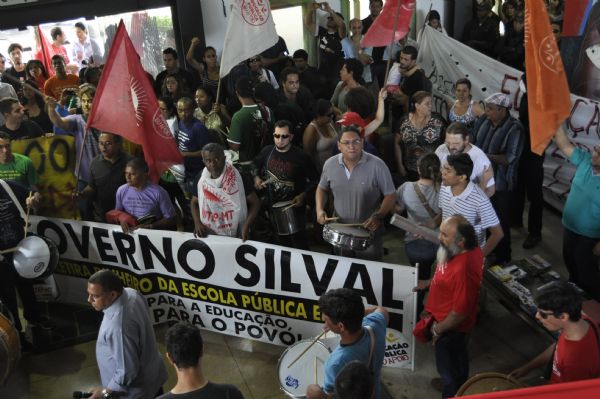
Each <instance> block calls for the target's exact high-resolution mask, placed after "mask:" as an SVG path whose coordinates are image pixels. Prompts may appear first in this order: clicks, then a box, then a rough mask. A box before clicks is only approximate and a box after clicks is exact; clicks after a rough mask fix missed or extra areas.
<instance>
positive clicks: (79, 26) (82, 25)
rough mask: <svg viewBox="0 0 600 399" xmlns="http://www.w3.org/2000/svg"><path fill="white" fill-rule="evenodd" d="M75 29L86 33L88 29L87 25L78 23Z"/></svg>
mask: <svg viewBox="0 0 600 399" xmlns="http://www.w3.org/2000/svg"><path fill="white" fill-rule="evenodd" d="M75 27H76V28H79V29H81V30H82V31H84V32H87V28H86V27H85V25H84V24H83V22H77V23H75Z"/></svg>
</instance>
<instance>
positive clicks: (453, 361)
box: [435, 331, 469, 398]
mask: <svg viewBox="0 0 600 399" xmlns="http://www.w3.org/2000/svg"><path fill="white" fill-rule="evenodd" d="M467 341H468V338H467V334H466V333H461V332H458V331H448V332H445V333H443V334H442V335H441V336H440V337H439V338H438V340H437V342H436V343H435V365H436V367H437V371H438V373H439V374H440V377H442V382H443V384H444V388H443V390H442V398H452V397H454V395H456V391H458V389H459V388H460V387H461V385H462V384H464V383H465V382H466V381H467V379H468V378H469V355H468V353H467Z"/></svg>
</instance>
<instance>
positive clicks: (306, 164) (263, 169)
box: [253, 120, 319, 250]
mask: <svg viewBox="0 0 600 399" xmlns="http://www.w3.org/2000/svg"><path fill="white" fill-rule="evenodd" d="M292 131H293V130H292V124H291V122H289V121H287V120H280V121H277V122H275V132H274V133H273V141H274V142H275V144H274V145H268V146H266V147H264V148H263V149H262V150H261V152H260V153H259V154H258V155H257V156H256V157H255V158H254V161H253V166H254V168H253V171H254V173H253V174H254V175H255V176H254V187H255V188H256V190H259V191H260V192H261V196H264V197H265V200H266V203H267V205H268V206H269V209H270V210H273V211H275V212H276V211H277V210H274V209H273V208H272V206H273V205H275V204H277V203H280V205H283V204H282V203H287V202H290V204H289V205H287V204H286V205H285V207H288V206H291V207H292V209H293V211H294V220H295V222H296V225H297V226H298V231H297V232H295V233H293V232H292V231H284V232H282V231H279V232H278V238H279V241H280V244H281V245H284V246H290V247H293V248H297V249H305V250H308V238H307V236H306V212H305V204H306V198H307V197H310V196H311V195H313V192H314V190H315V187H316V186H317V181H318V179H319V174H318V172H317V168H316V167H315V165H314V164H313V163H312V160H311V159H310V157H309V156H308V155H307V154H306V153H305V152H304V151H302V150H301V149H300V148H299V147H296V146H293V145H292V140H293V139H294V135H293V134H292ZM278 209H280V208H278ZM282 233H283V234H282ZM289 233H291V234H289Z"/></svg>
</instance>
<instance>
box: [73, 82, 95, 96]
mask: <svg viewBox="0 0 600 399" xmlns="http://www.w3.org/2000/svg"><path fill="white" fill-rule="evenodd" d="M77 95H78V96H79V98H81V97H83V96H84V95H87V96H90V97H92V98H94V96H95V95H96V86H94V85H93V84H90V83H86V84H83V85H81V86H79V92H78V93H77Z"/></svg>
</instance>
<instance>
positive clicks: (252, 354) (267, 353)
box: [0, 210, 564, 399]
mask: <svg viewBox="0 0 600 399" xmlns="http://www.w3.org/2000/svg"><path fill="white" fill-rule="evenodd" d="M544 216H545V217H544V230H543V237H544V240H543V241H542V243H541V244H540V245H539V246H538V247H537V248H536V249H535V250H534V251H530V253H526V252H525V251H524V250H523V249H522V248H521V243H522V241H523V239H524V238H525V235H526V232H524V231H523V230H521V229H513V231H512V232H513V258H514V259H519V258H521V257H523V256H525V255H531V254H532V253H539V254H540V255H542V256H543V257H544V258H546V259H547V260H549V261H550V262H551V263H552V264H553V265H555V266H557V265H560V264H561V263H562V262H561V255H560V250H561V237H562V228H561V224H560V218H559V216H558V215H557V214H556V213H554V212H553V211H551V210H545V214H544ZM391 229H393V230H392V231H391V232H390V233H389V234H388V235H387V238H386V247H387V248H388V249H389V254H388V255H387V256H386V258H385V261H387V262H392V263H405V262H406V260H405V259H404V254H403V250H402V243H401V241H400V237H401V233H400V231H399V230H397V229H394V228H391ZM557 269H558V271H559V272H561V273H564V270H562V269H560V267H559V268H557ZM164 330H165V327H164V326H158V327H157V329H156V332H157V338H158V341H159V343H160V349H161V351H162V352H164V346H163V344H162V342H163V341H164V340H163V335H164ZM203 337H204V339H205V342H206V344H205V355H204V360H203V365H204V372H205V374H206V375H207V376H208V378H209V379H210V380H212V381H215V382H228V383H233V384H235V385H237V386H238V387H239V388H240V390H241V391H242V393H243V394H244V396H245V397H246V398H248V399H265V398H274V397H279V398H283V397H286V395H285V394H284V393H283V392H282V391H281V390H280V388H279V383H278V381H277V373H276V371H277V364H278V359H279V357H280V355H281V353H282V352H283V350H284V348H281V347H277V346H273V345H269V344H264V343H259V342H254V341H249V340H241V339H238V338H233V337H229V336H223V335H219V334H216V333H211V332H206V331H203ZM546 339H547V337H546V336H545V335H541V334H539V333H537V332H536V331H535V330H533V329H531V328H530V327H529V326H527V325H526V324H525V323H524V322H522V321H521V320H520V319H517V318H516V317H514V315H512V314H510V313H509V312H508V311H507V310H505V309H504V308H503V307H502V306H501V305H500V304H499V303H498V302H497V301H496V300H495V299H494V298H492V297H491V296H489V295H488V298H487V299H486V301H485V305H484V309H483V310H482V312H481V314H480V318H479V321H478V324H477V327H476V328H475V331H474V332H473V334H472V337H471V342H470V353H471V359H472V361H471V374H475V373H479V372H485V371H499V372H508V371H510V370H511V369H513V368H514V367H516V366H518V365H520V364H522V363H523V362H524V361H525V360H526V359H528V358H530V357H531V356H533V355H535V354H537V353H538V352H539V351H541V350H543V349H544V347H545V345H546ZM433 356H434V355H433V350H432V347H431V346H429V345H424V344H423V345H417V348H416V355H415V359H416V365H415V371H414V372H411V371H408V370H399V369H384V371H383V373H382V380H383V381H382V382H383V384H384V386H385V387H386V388H387V391H388V392H389V394H390V396H391V397H392V398H394V399H401V398H437V397H439V396H440V394H439V393H438V392H436V391H435V390H433V388H431V387H430V385H429V381H430V379H431V378H432V377H434V376H437V374H436V372H435V364H434V362H433ZM168 369H169V381H168V383H167V384H166V385H165V389H167V390H168V389H170V388H171V387H172V386H173V385H174V382H175V379H176V377H175V374H174V371H173V369H172V367H171V366H169V365H168ZM536 381H537V377H536V376H531V378H530V380H529V382H530V383H536ZM97 384H98V371H97V368H96V361H95V343H94V342H87V343H83V344H79V345H75V346H72V347H68V348H64V349H60V350H56V351H53V352H48V353H44V354H38V355H24V356H23V357H22V359H21V361H20V363H19V365H18V367H17V369H16V370H15V371H14V372H13V373H12V375H11V376H10V377H9V379H8V381H7V383H6V384H5V386H4V387H0V399H38V398H44V399H65V398H70V397H71V394H72V392H73V391H75V390H79V391H85V390H86V389H87V388H89V387H91V386H94V385H97Z"/></svg>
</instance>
